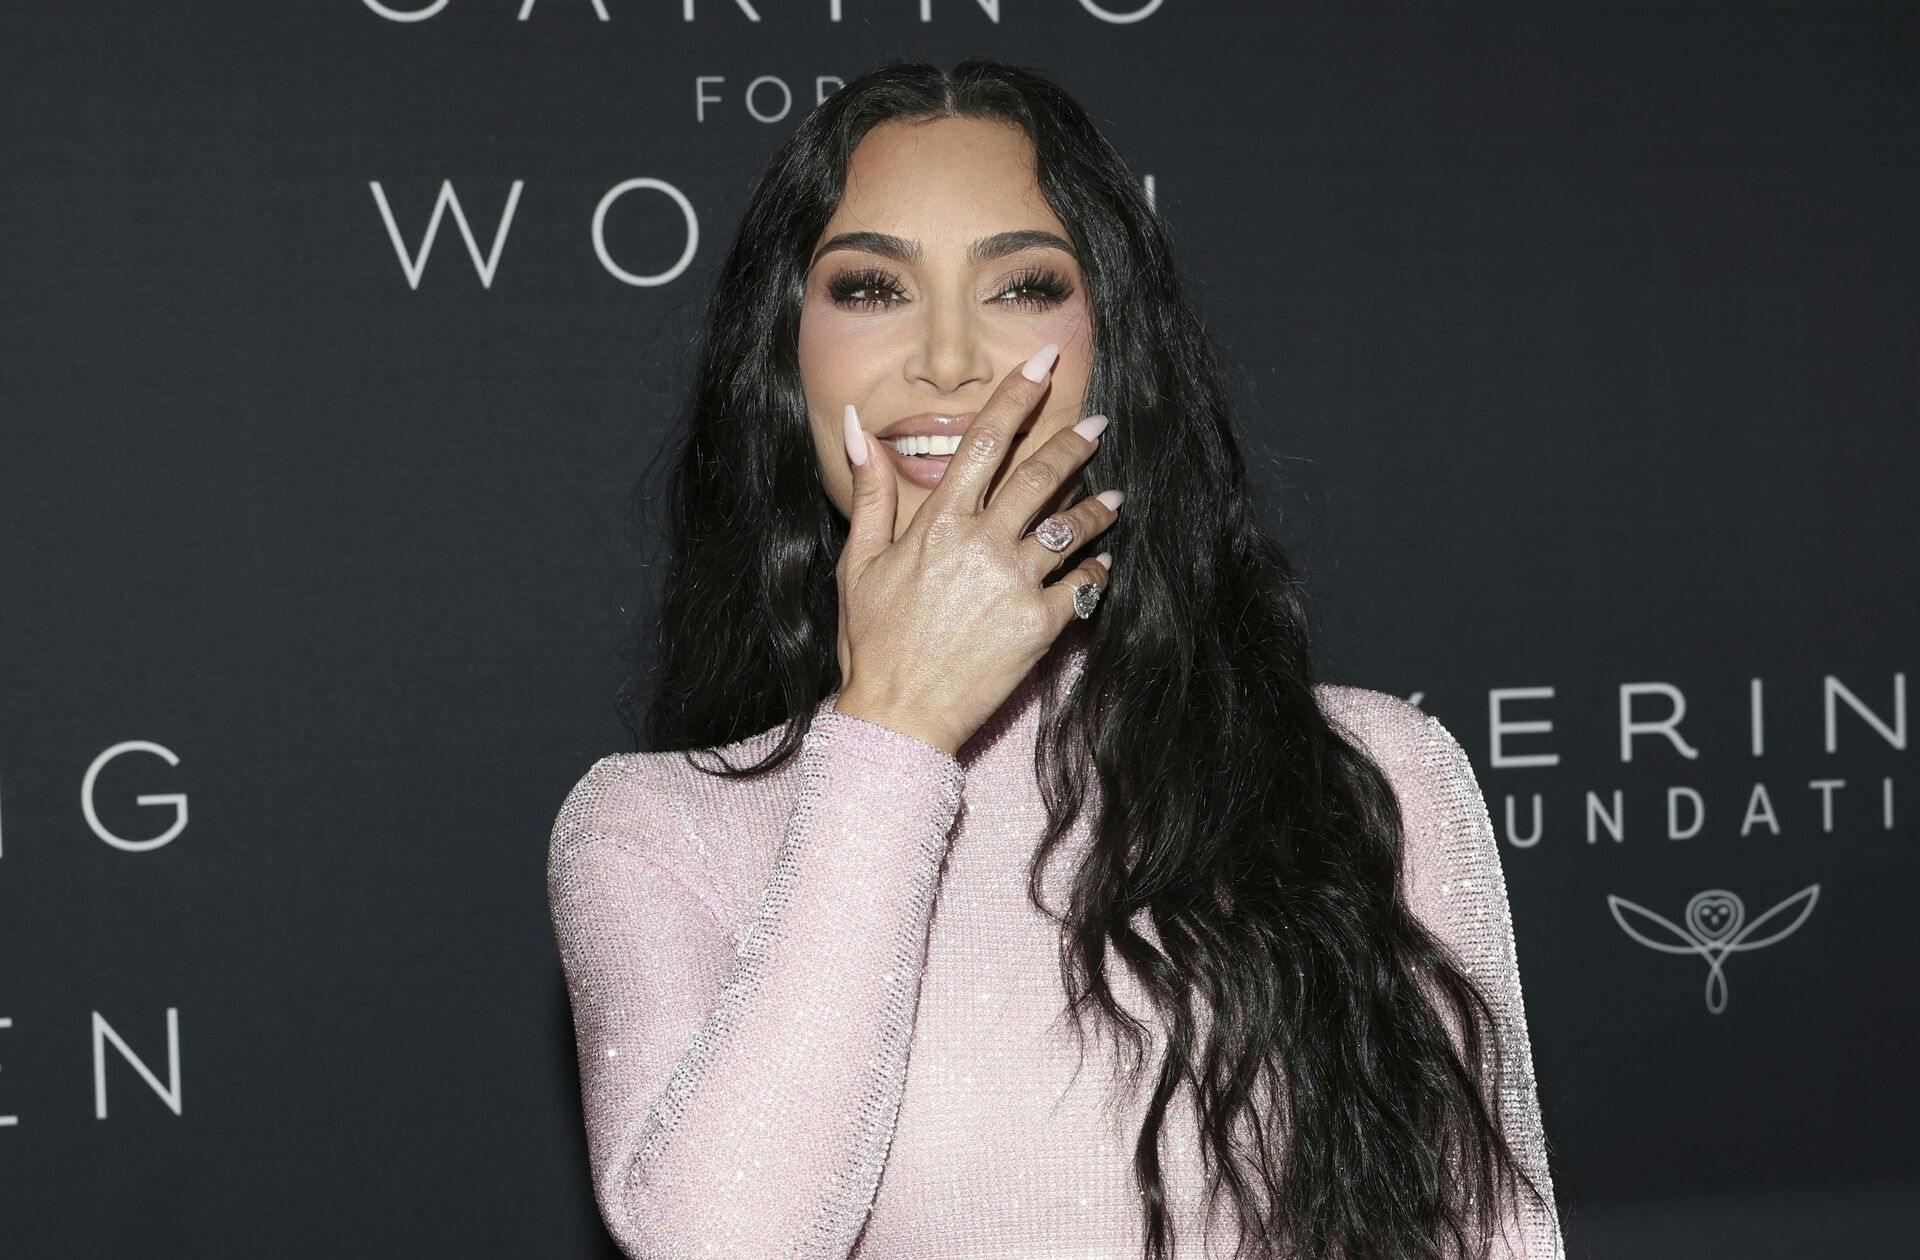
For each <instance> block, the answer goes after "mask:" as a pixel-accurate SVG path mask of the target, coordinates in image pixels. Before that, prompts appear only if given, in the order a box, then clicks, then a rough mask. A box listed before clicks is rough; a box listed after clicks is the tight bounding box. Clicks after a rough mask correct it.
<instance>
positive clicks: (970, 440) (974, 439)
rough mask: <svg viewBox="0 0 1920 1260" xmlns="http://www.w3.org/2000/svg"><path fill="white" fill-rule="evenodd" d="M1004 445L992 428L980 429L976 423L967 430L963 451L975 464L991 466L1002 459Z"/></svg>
mask: <svg viewBox="0 0 1920 1260" xmlns="http://www.w3.org/2000/svg"><path fill="white" fill-rule="evenodd" d="M1002 445H1004V442H1003V441H1002V439H1001V437H1000V435H999V434H998V433H995V432H994V431H993V429H992V428H991V427H989V428H980V427H979V426H978V424H977V423H976V424H975V425H974V427H972V428H969V429H968V430H967V440H966V442H965V443H964V444H963V449H964V450H965V451H966V452H967V458H968V460H969V461H971V462H972V463H974V464H990V463H992V462H993V461H995V460H997V459H999V458H1000V448H1001V446H1002Z"/></svg>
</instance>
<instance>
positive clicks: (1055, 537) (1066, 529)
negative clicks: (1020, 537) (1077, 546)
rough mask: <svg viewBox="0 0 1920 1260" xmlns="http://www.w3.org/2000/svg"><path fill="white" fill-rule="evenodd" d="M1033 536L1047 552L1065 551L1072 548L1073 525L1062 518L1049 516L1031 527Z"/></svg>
mask: <svg viewBox="0 0 1920 1260" xmlns="http://www.w3.org/2000/svg"><path fill="white" fill-rule="evenodd" d="M1033 536H1034V538H1035V539H1037V540H1038V541H1039V543H1040V545H1041V546H1042V547H1045V548H1046V549H1047V550H1048V551H1065V550H1066V549H1067V548H1069V547H1071V546H1073V524H1072V522H1070V521H1068V520H1067V518H1066V517H1064V516H1049V517H1048V518H1047V519H1046V520H1044V521H1041V522H1040V523H1039V524H1038V525H1036V526H1034V527H1033Z"/></svg>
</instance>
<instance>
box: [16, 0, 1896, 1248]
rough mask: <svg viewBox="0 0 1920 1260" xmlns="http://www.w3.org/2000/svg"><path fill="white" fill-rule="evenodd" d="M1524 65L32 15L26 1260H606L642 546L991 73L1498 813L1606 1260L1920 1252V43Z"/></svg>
mask: <svg viewBox="0 0 1920 1260" xmlns="http://www.w3.org/2000/svg"><path fill="white" fill-rule="evenodd" d="M1502 8H1504V6H1484V7H1483V6H1471V7H1470V8H1469V10H1468V11H1465V12H1450V13H1443V12H1442V11H1440V10H1435V9H1429V8H1428V7H1425V6H1418V5H1383V6H1378V7H1370V6H1353V5H1344V4H1342V5H1328V4H1306V3H1297V4H1296V3H1291V2H1288V0H1278V2H1275V3H1269V4H1261V5H1252V4H1225V3H1202V2H1200V0H1098V2H1096V0H752V2H751V3H749V0H329V2H326V3H308V4H300V5H295V4H262V3H239V2H235V0H228V2H226V3H216V2H203V3H189V4H173V5H155V4H139V3H133V2H131V0H98V2H94V3H65V4H55V3H51V2H50V0H13V2H12V3H9V4H6V5H4V6H3V7H0V64H4V66H5V73H4V75H0V103H3V104H4V110H0V240H3V242H4V252H3V255H0V256H3V257H4V263H0V276H4V282H3V283H0V332H4V337H0V523H3V524H4V545H3V546H0V696H3V697H4V703H0V1197H3V1198H4V1203H5V1206H4V1208H3V1209H0V1254H4V1255H6V1256H9V1257H13V1256H21V1257H41V1256H50V1257H64V1256H107V1255H141V1256H189V1255H190V1256H254V1255H274V1256H327V1257H332V1256H341V1255H367V1256H417V1255H475V1256H481V1255H484V1256H541V1257H545V1256H576V1255H579V1256H596V1255H610V1254H611V1248H610V1245H609V1244H608V1243H607V1242H606V1241H605V1239H604V1236H603V1234H602V1231H601V1229H600V1226H599V1222H598V1220H597V1217H596V1213H595V1209H594V1204H593V1200H592V1197H591V1193H590V1190H589V1187H588V1181H587V1175H586V1158H585V1141H584V1135H583V1132H582V1130H581V1124H580V1113H579V1103H578V1097H577V1094H576V1090H577V1085H576V1082H575V1078H574V1075H573V1062H572V1044H571V1040H570V1027H569V1024H568V1013H567V1004H566V991H565V988H564V986H563V983H562V980H561V977H560V972H559V964H558V960H557V957H556V955H555V952H554V948H553V943H552V939H551V936H550V930H549V927H548V922H547V910H546V903H545V884H544V870H545V859H546V847H545V846H546V842H547V836H548V830H549V827H550V826H551V823H552V820H553V816H554V812H555V811H556V810H557V808H558V806H559V803H560V800H561V797H562V796H563V795H564V794H565V792H566V790H567V789H568V788H569V787H570V786H571V785H572V784H573V782H574V781H575V780H576V779H577V778H578V777H579V775H580V774H581V773H582V772H584V771H585V769H586V768H587V766H588V765H590V764H591V763H592V762H593V760H594V759H596V758H597V757H599V756H601V755H603V754H605V753H609V752H616V751H624V750H626V749H628V748H630V746H631V745H630V744H629V743H628V742H627V740H626V737H625V733H624V731H623V730H622V728H621V727H620V726H619V724H618V722H617V721H616V720H615V718H614V716H613V712H612V707H611V706H612V700H613V694H614V690H615V688H616V687H617V685H618V683H619V681H620V678H621V672H622V664H621V661H620V659H619V656H618V648H619V645H620V641H621V639H622V636H623V635H624V633H625V630H626V627H627V624H628V622H629V620H630V618H631V617H633V616H634V615H636V614H642V613H644V612H645V611H647V610H648V609H650V608H651V607H652V606H653V603H654V601H655V598H656V592H657V589H658V583H659V579H660V574H661V569H660V559H661V540H660V538H659V537H658V536H657V529H656V523H655V522H654V521H653V520H652V519H651V518H649V517H648V516H647V515H646V514H645V513H644V512H642V513H640V514H636V513H635V512H634V510H633V508H634V504H635V502H636V501H637V502H638V503H639V504H640V505H641V506H642V507H644V506H645V505H646V504H647V503H648V501H649V496H650V494H651V493H652V492H653V491H652V488H653V487H657V485H658V484H659V479H660V477H661V475H662V471H663V470H662V467H661V466H660V464H659V463H658V461H657V456H658V454H659V452H660V450H661V448H662V444H663V443H666V442H668V441H670V440H671V437H672V426H673V422H674V416H675V413H676V409H677V406H678V403H679V399H680V396H681V394H682V392H683V391H684V389H685V388H686V386H687V384H688V380H689V373H690V353H691V350H692V347H693V345H694V343H695V339H696V337H697V334H698V330H699V326H700V319H701V312H702V307H703V304H704V301H705V297H706V294H707V291H708V286H709V284H710V282H711V279H712V276H713V273H714V271H715V268H716V266H717V264H718V261H719V260H720V258H721V257H722V255H723V253H724V251H725V249H726V246H727V243H728V241H729V239H730V236H731V233H732V231H733V230H734V226H735V225H736V223H737V222H738V218H739V214H740V212H741V209H742V207H743V205H744V203H745V199H746V197H747V195H748V193H749V191H750V190H751V188H752V185H753V181H754V180H755V178H756V176H757V173H758V171H759V170H760V168H761V166H762V164H763V163H764V162H765V160H766V158H767V156H768V155H769V154H770V153H771V151H772V150H773V148H774V147H775V145H777V144H778V143H779V142H780V141H781V139H782V138H784V137H785V136H786V135H787V134H789V133H790V131H791V130H792V128H793V127H794V126H795V124H796V123H797V122H798V120H799V119H800V118H801V117H802V116H804V114H805V112H806V111H807V110H808V109H809V108H811V107H812V106H813V105H814V104H816V103H817V102H818V101H819V100H821V99H823V98H824V96H825V95H827V94H830V93H831V92H833V91H834V90H836V89H837V88H838V87H839V86H841V85H842V84H843V83H845V82H846V81H847V80H849V79H851V78H852V77H853V76H855V75H857V74H859V73H860V72H862V71H863V70H865V69H867V68H869V67H871V66H872V65H874V64H876V63H877V62H879V61H881V60H883V59H893V58H914V59H927V60H934V61H938V62H942V63H950V62H953V61H956V60H959V59H961V58H963V57H965V56H969V55H985V56H993V57H998V58H1001V59H1005V60H1009V61H1014V62H1018V63H1021V64H1024V65H1028V66H1032V67H1034V68H1037V69H1040V70H1042V71H1045V72H1047V73H1049V74H1051V75H1052V76H1054V77H1055V78H1057V79H1058V80H1059V81H1060V82H1062V83H1063V84H1064V85H1065V86H1066V87H1067V88H1068V89H1069V90H1071V91H1072V92H1073V93H1074V94H1075V95H1077V96H1078V97H1079V98H1080V99H1081V100H1082V101H1083V102H1085V103H1086V104H1087V106H1088V107H1089V109H1091V110H1092V112H1093V113H1094V114H1095V115H1096V117H1097V118H1098V119H1099V120H1100V122H1101V123H1102V125H1103V126H1104V127H1105V128H1106V129H1107V131H1108V134H1109V135H1110V136H1111V137H1112V138H1113V140H1114V141H1115V143H1116V144H1117V145H1118V146H1119V147H1120V148H1121V150H1122V151H1123V152H1124V153H1125V154H1126V155H1127V157H1128V159H1129V161H1130V162H1132V163H1133V164H1134V167H1135V169H1136V171H1137V172H1138V175H1139V178H1140V179H1141V180H1142V181H1143V184H1144V185H1145V186H1146V187H1148V188H1149V189H1150V190H1151V192H1152V195H1153V198H1154V202H1155V205H1156V207H1157V209H1158V210H1159V212H1160V214H1161V215H1162V216H1163V217H1164V218H1165V220H1166V221H1167V223H1168V226H1169V228H1170V229H1171V231H1172V233H1173V236H1174V238H1175V240H1176V244H1177V247H1178V249H1179V251H1180V258H1181V261H1182V264H1183V266H1184V267H1185V268H1186V270H1187V273H1188V276H1189V278H1190V282H1191V285H1192V291H1193V293H1194V294H1195V296H1196V298H1197V300H1198V301H1199V303H1200V304H1201V306H1202V308H1203V310H1204V312H1205V314H1206V316H1207V318H1208V320H1209V323H1210V325H1211V326H1212V327H1213V329H1214V330H1215V332H1216V335H1217V337H1218V339H1219V342H1220V344H1221V346H1222V348H1223V349H1224V351H1225V352H1226V354H1227V356H1228V357H1229V359H1230V361H1231V363H1232V365H1233V384H1234V388H1235V391H1236V394H1237V397H1238V399H1239V402H1240V406H1241V414H1242V416H1243V433H1244V439H1245V443H1246V449H1247V452H1248V456H1249V459H1250V461H1251V463H1252V465H1253V468H1254V472H1255V476H1256V478H1257V481H1258V487H1259V491H1260V495H1261V507H1262V511H1263V512H1264V513H1265V515H1266V518H1267V520H1268V523H1269V525H1270V526H1271V528H1272V529H1273V530H1275V531H1276V532H1277V533H1278V534H1279V535H1280V536H1281V537H1282V538H1283V539H1284V540H1285V541H1286V542H1287V543H1288V544H1289V546H1290V547H1291V548H1292V551H1293V554H1294V556H1295V558H1296V560H1297V561H1298V563H1299V564H1300V565H1301V567H1302V568H1303V569H1304V570H1305V572H1306V575H1307V578H1308V581H1309V584H1310V587H1311V589H1312V591H1313V593H1314V596H1315V601H1316V604H1315V607H1316V615H1317V618H1318V635H1319V640H1320V643H1321V645H1322V653H1323V660H1324V662H1325V665H1324V672H1325V676H1326V677H1327V678H1328V679H1329V680H1331V681H1337V682H1346V683H1354V684H1359V685H1363V686H1368V687H1375V688H1379V689H1381V690H1385V691H1390V692H1393V693H1395V694H1399V695H1404V696H1407V697H1409V698H1410V699H1414V700H1416V701H1418V702H1419V703H1421V704H1422V705H1424V706H1425V707H1426V708H1427V709H1428V710H1429V711H1431V712H1433V713H1435V714H1437V715H1438V716H1439V717H1440V718H1441V719H1442V720H1443V721H1444V722H1446V723H1447V725H1448V726H1449V728H1450V729H1451V730H1453V731H1454V732H1455V733H1456V734H1457V735H1458V736H1459V737H1460V739H1461V740H1462V742H1463V744H1464V745H1465V746H1466V748H1467V750H1468V752H1469V753H1470V755H1471V756H1472V758H1473V761H1474V764H1475V767H1476V769H1477V771H1478V772H1479V774H1480V780H1481V785H1482V787H1483V788H1484V790H1485V792H1486V796H1487V801H1488V805H1489V807H1490V810H1491V813H1492V817H1493V821H1494V825H1495V828H1496V830H1497V832H1498V834H1499V836H1500V840H1501V846H1502V853H1503V856H1504V859H1505V863H1506V873H1507V880H1508V886H1509V890H1510V895H1511V899H1512V905H1513V911H1514V917H1515V925H1516V933H1517V939H1518V948H1519V955H1520V961H1521V968H1522V977H1523V981H1524V984H1525V989H1526V996H1527V1004H1528V1012H1529V1016H1530V1019H1531V1021H1532V1028H1533V1041H1534V1052H1535V1057H1536V1063H1537V1069H1538V1076H1539V1083H1540V1091H1541V1098H1542V1103H1543V1107H1544V1111H1545V1117H1546V1123H1547V1130H1548V1133H1549V1136H1550V1139H1551V1141H1552V1143H1553V1145H1554V1152H1555V1154H1554V1170H1555V1176H1556V1180H1557V1183H1558V1187H1559V1191H1560V1196H1561V1200H1562V1210H1563V1212H1564V1214H1565V1220H1566V1230H1567V1237H1568V1242H1569V1248H1570V1251H1571V1253H1572V1254H1574V1255H1576V1256H1616V1255H1617V1256H1628V1255H1631V1256H1635V1257H1659V1256H1675V1257H1679V1256H1686V1257H1699V1256H1721V1255H1727V1256H1733V1255H1738V1256H1743V1257H1748V1256H1802V1255H1813V1254H1822V1255H1840V1254H1844V1255H1848V1256H1856V1257H1864V1256H1882V1255H1884V1256H1892V1255H1897V1254H1900V1255H1903V1254H1908V1252H1907V1248H1908V1247H1910V1245H1911V1243H1910V1239H1909V1238H1908V1234H1909V1230H1908V1228H1907V1225H1906V1222H1905V1220H1904V1219H1902V1218H1903V1217H1904V1215H1905V1210H1904V1209H1905V1208H1906V1207H1907V1206H1908V1205H1910V1203H1911V1202H1912V1200H1913V1196H1914V1194H1915V1192H1916V1191H1917V1190H1920V1156H1917V1155H1916V1154H1915V1146H1914V1144H1913V1143H1912V1142H1911V1141H1910V1140H1909V1137H1908V1135H1910V1134H1911V1133H1912V1132H1913V1131H1914V1130H1915V1129H1916V1128H1917V1127H1920V1092H1916V1090H1915V1089H1914V1088H1913V1086H1912V1084H1911V1083H1910V1073H1911V1071H1912V1065H1913V1063H1914V1062H1915V1052H1916V1050H1917V1049H1920V1037H1917V1036H1916V1033H1917V1032H1920V1002H1916V985H1915V981H1914V978H1913V977H1914V974H1915V967H1916V964H1917V963H1920V945H1917V944H1916V938H1915V935H1914V933H1913V931H1912V928H1911V921H1912V920H1911V915H1912V908H1913V898H1914V890H1915V888H1916V887H1920V849H1917V848H1916V830H1915V820H1916V819H1920V774H1916V771H1915V762H1914V747H1913V739H1914V725H1913V724H1914V720H1915V717H1914V713H1913V702H1914V697H1913V696H1912V695H1911V694H1910V693H1911V691H1912V687H1911V677H1910V676H1911V674H1912V672H1913V667H1914V665H1915V663H1916V661H1915V656H1914V651H1913V648H1914V644H1915V643H1916V641H1920V636H1917V635H1916V631H1917V630H1920V599H1917V598H1916V594H1915V591H1916V581H1917V579H1920V559H1917V556H1920V547H1916V537H1920V520H1916V510H1915V502H1916V496H1915V494H1914V492H1913V490H1914V475H1915V470H1916V469H1920V441H1916V438H1915V401H1916V397H1917V396H1920V378H1917V377H1916V374H1915V369H1914V364H1915V362H1916V358H1915V355H1914V353H1913V351H1914V345H1915V341H1916V334H1917V333H1920V326H1917V325H1920V319H1917V318H1916V309H1917V306H1916V298H1917V297H1920V269H1917V268H1916V253H1915V249H1914V235H1913V224H1914V222H1915V221H1916V214H1917V212H1920V204H1917V203H1920V197H1916V191H1917V190H1916V169H1915V167H1914V164H1913V162H1912V161H1911V154H1912V153H1913V152H1914V145H1915V142H1916V140H1920V110H1917V109H1916V108H1915V105H1916V102H1915V95H1914V89H1913V79H1912V74H1911V67H1912V64H1913V61H1914V56H1915V53H1916V52H1920V48H1917V47H1916V44H1917V43H1920V40H1917V39H1916V20H1915V18H1914V16H1913V13H1912V9H1911V6H1908V5H1894V4H1887V5H1844V4H1819V5H1812V4H1808V5H1795V4H1777V5H1768V6H1751V5H1709V4H1697V5H1689V4H1673V5H1665V6H1645V5H1609V4H1587V5H1581V6H1555V7H1551V8H1550V9H1548V10H1531V9H1527V8H1526V7H1524V6H1522V7H1519V8H1515V9H1513V10H1512V11H1510V12H1503V11H1500V10H1501V9H1502ZM636 487H638V490H637V492H636Z"/></svg>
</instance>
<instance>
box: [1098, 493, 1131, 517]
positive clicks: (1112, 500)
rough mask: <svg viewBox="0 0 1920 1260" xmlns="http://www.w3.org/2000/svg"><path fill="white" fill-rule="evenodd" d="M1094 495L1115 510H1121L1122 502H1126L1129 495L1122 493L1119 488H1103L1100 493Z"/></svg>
mask: <svg viewBox="0 0 1920 1260" xmlns="http://www.w3.org/2000/svg"><path fill="white" fill-rule="evenodd" d="M1093 497H1094V498H1096V499H1098V500H1100V502H1102V503H1104V504H1106V505H1107V507H1108V508H1109V509H1110V510H1112V511H1115V512H1118V511H1119V510H1120V505H1121V504H1122V503H1125V502H1126V500H1127V496H1126V495H1124V494H1122V493H1121V492H1120V491H1118V490H1102V491H1101V492H1100V493H1099V494H1096V495H1094V496H1093Z"/></svg>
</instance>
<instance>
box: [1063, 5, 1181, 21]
mask: <svg viewBox="0 0 1920 1260" xmlns="http://www.w3.org/2000/svg"><path fill="white" fill-rule="evenodd" d="M1165 3H1166V0H1147V3H1146V7H1144V8H1141V9H1136V10H1134V11H1133V12H1132V13H1115V12H1114V11H1113V10H1111V9H1103V8H1101V7H1100V6H1099V5H1097V4H1095V3H1094V2H1093V0H1080V7H1081V8H1083V9H1085V10H1086V11H1087V12H1089V13H1091V14H1093V16H1095V17H1097V18H1099V19H1100V20H1101V21H1102V22H1111V23H1113V24H1114V25H1115V26H1125V25H1127V24H1128V23H1129V22H1138V21H1140V20H1141V19H1142V18H1150V17H1152V16H1153V13H1154V10H1156V9H1158V8H1159V7H1160V6H1161V5H1163V4H1165Z"/></svg>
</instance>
